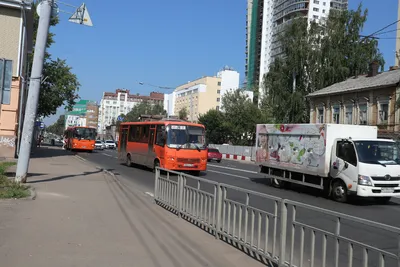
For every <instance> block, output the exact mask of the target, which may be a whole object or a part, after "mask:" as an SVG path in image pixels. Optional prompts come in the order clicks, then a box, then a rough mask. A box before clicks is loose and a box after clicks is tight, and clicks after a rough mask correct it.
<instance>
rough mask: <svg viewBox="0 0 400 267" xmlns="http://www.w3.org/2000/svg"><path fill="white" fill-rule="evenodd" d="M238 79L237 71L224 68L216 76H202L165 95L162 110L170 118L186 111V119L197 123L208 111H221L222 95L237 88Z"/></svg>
mask: <svg viewBox="0 0 400 267" xmlns="http://www.w3.org/2000/svg"><path fill="white" fill-rule="evenodd" d="M239 78H240V75H239V73H238V72H237V71H235V70H233V69H232V68H229V67H224V68H223V69H222V70H221V71H219V72H218V73H217V75H216V76H204V77H201V78H198V79H196V80H194V81H190V82H187V83H185V84H183V85H180V86H178V87H177V88H176V89H175V90H174V92H172V93H171V94H168V95H165V100H164V109H165V110H167V112H168V114H169V115H170V116H178V115H179V111H180V110H182V109H186V111H187V114H188V118H186V119H187V120H189V121H193V122H197V120H198V118H199V116H200V115H202V114H205V113H206V112H207V111H209V110H210V109H216V110H222V99H223V97H224V95H225V94H226V93H227V92H229V91H230V90H237V89H238V88H239ZM252 96H253V95H252V93H250V97H252Z"/></svg>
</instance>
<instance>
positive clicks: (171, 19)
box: [45, 0, 398, 125]
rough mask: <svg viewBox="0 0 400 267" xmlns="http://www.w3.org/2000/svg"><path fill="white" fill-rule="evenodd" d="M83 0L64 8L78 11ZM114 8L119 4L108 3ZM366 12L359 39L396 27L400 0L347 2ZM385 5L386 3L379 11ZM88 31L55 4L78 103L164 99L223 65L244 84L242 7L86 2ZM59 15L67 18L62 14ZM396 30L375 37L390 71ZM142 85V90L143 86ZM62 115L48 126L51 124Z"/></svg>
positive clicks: (59, 49)
mask: <svg viewBox="0 0 400 267" xmlns="http://www.w3.org/2000/svg"><path fill="white" fill-rule="evenodd" d="M80 1H82V0H64V1H63V2H64V3H66V4H68V5H72V6H80V4H81V3H82V2H80ZM113 2H117V3H118V4H113ZM361 2H362V5H363V7H364V8H367V9H368V20H367V22H366V25H365V28H364V30H363V33H362V34H364V35H368V34H371V33H373V32H375V31H376V30H379V29H381V28H383V27H384V26H386V25H388V24H390V23H393V22H395V21H396V20H397V2H398V0H380V1H378V0H349V9H355V8H357V6H358V5H359V4H360V3H361ZM383 3H385V4H383ZM85 4H86V7H87V9H88V11H89V14H90V17H91V19H92V22H93V27H87V26H82V25H79V24H74V23H71V22H68V18H69V16H70V15H69V14H67V13H65V11H66V12H74V8H72V7H70V6H67V5H64V4H61V3H60V4H59V9H60V10H61V12H60V14H59V16H60V23H59V24H58V25H57V26H56V27H52V28H51V29H50V30H51V32H53V33H55V34H56V36H55V44H53V45H52V47H51V48H50V49H49V52H50V53H51V54H52V56H53V58H57V57H59V58H61V59H66V60H67V64H68V65H70V66H71V67H72V72H73V73H75V74H76V75H77V76H78V79H79V82H80V83H81V87H80V90H79V95H80V97H81V99H85V100H95V101H100V99H101V97H102V94H103V92H104V91H114V90H115V89H117V88H125V89H129V90H130V91H131V93H134V94H136V93H139V94H143V95H148V94H149V93H150V92H151V91H160V92H164V93H169V92H171V90H161V89H158V88H156V87H152V86H150V85H158V86H164V87H176V86H178V85H181V84H184V83H186V82H187V81H190V80H194V79H196V78H199V77H201V76H205V75H215V74H216V73H217V72H218V71H219V70H220V69H222V68H223V67H224V66H226V65H228V66H229V67H233V68H234V69H235V70H236V71H238V72H239V73H240V80H241V82H243V80H244V68H245V41H246V39H245V38H246V28H245V27H246V8H247V0H201V1H193V0H189V1H188V0H169V1H165V0H152V1H146V0H145V1H139V0H119V1H105V0H102V1H99V0H86V1H85ZM63 11H64V12H63ZM393 30H396V25H393V26H391V27H390V28H388V29H386V30H385V31H391V32H388V33H385V34H381V35H379V36H380V37H383V38H386V39H380V41H379V48H380V50H381V52H382V53H383V55H384V57H385V61H386V65H385V69H388V68H389V67H390V66H392V65H394V61H395V38H396V32H395V31H393ZM139 82H142V83H144V85H140V84H139ZM61 114H64V108H59V110H58V112H57V114H56V115H54V116H51V117H48V118H46V119H45V124H47V125H50V124H52V123H53V122H55V121H56V120H57V118H58V117H59V116H60V115H61Z"/></svg>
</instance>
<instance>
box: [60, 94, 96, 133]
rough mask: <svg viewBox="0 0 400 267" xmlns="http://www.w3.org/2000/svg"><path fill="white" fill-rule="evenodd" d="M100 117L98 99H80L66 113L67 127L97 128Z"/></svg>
mask: <svg viewBox="0 0 400 267" xmlns="http://www.w3.org/2000/svg"><path fill="white" fill-rule="evenodd" d="M98 119H99V106H98V104H97V102H96V101H91V100H80V101H79V102H77V103H76V104H75V105H74V106H73V108H72V111H70V112H67V113H66V114H65V127H66V128H67V127H71V126H87V127H94V128H96V129H97V127H98Z"/></svg>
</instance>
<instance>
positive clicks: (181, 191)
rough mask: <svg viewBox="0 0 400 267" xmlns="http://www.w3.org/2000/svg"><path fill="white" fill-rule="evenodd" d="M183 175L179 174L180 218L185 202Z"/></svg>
mask: <svg viewBox="0 0 400 267" xmlns="http://www.w3.org/2000/svg"><path fill="white" fill-rule="evenodd" d="M183 179H184V177H183V175H182V174H179V175H178V217H179V218H180V217H181V212H182V204H183V203H182V202H183V187H184V185H183Z"/></svg>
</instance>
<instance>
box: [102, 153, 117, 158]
mask: <svg viewBox="0 0 400 267" xmlns="http://www.w3.org/2000/svg"><path fill="white" fill-rule="evenodd" d="M101 154H103V155H105V156H107V157H114V156H113V155H110V154H107V153H101Z"/></svg>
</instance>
